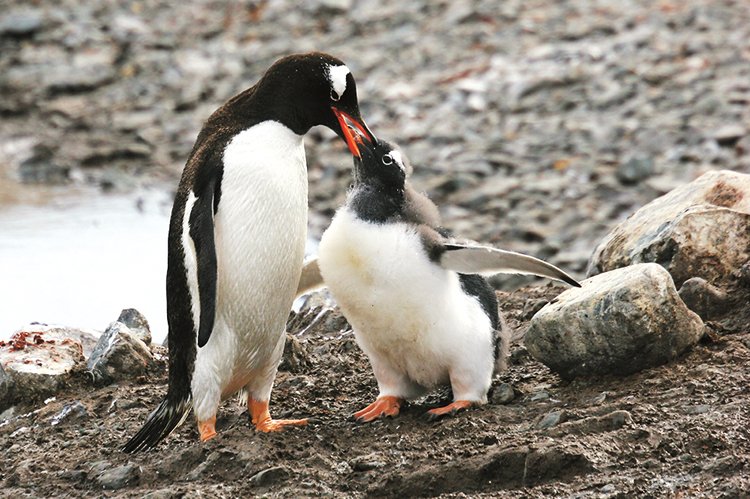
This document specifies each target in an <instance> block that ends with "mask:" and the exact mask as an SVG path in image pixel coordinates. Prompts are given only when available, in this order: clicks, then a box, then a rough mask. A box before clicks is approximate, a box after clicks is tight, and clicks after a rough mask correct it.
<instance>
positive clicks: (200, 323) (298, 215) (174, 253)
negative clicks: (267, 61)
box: [123, 53, 372, 452]
mask: <svg viewBox="0 0 750 499" xmlns="http://www.w3.org/2000/svg"><path fill="white" fill-rule="evenodd" d="M315 125H324V126H327V127H328V128H330V129H332V130H334V131H335V132H336V133H337V134H338V135H339V136H340V137H342V138H343V139H345V140H346V142H347V144H348V146H349V148H350V150H351V152H352V153H353V154H355V155H356V154H359V147H360V146H361V144H363V143H365V142H366V141H368V140H371V138H372V134H371V133H370V132H369V130H367V128H366V126H365V125H364V122H363V121H362V119H361V118H360V114H359V107H358V102H357V90H356V86H355V82H354V79H353V77H352V75H351V73H350V71H349V69H348V68H347V67H346V66H345V65H344V63H343V62H341V61H340V60H338V59H336V58H334V57H332V56H329V55H326V54H320V53H311V54H303V55H294V56H289V57H285V58H283V59H281V60H279V61H277V62H276V63H275V64H274V65H273V66H272V67H271V68H269V69H268V71H267V72H266V73H265V74H264V75H263V77H262V78H261V80H260V81H259V82H258V83H257V84H256V85H255V86H253V87H251V88H249V89H248V90H246V91H244V92H242V93H240V94H239V95H237V96H235V97H233V98H232V99H230V100H229V101H228V102H227V103H226V104H224V105H223V106H222V107H220V108H219V109H218V110H217V111H216V112H214V113H213V114H212V115H211V117H210V118H209V119H208V121H207V122H206V123H205V125H204V126H203V129H202V130H201V132H200V134H199V135H198V138H197V140H196V142H195V145H194V147H193V150H192V152H191V154H190V157H189V158H188V161H187V164H186V166H185V169H184V171H183V174H182V179H181V181H180V184H179V187H178V190H177V194H176V197H175V201H174V207H173V209H172V217H171V220H170V227H169V244H168V247H169V250H168V269H167V318H168V323H169V335H168V344H169V388H168V392H167V395H166V397H165V399H164V400H163V401H162V403H161V404H160V405H159V406H158V407H157V409H156V410H155V411H154V412H152V413H151V415H150V416H149V417H148V420H147V421H146V423H145V425H144V426H143V428H142V429H141V430H140V431H139V432H138V433H137V434H136V435H135V436H134V437H133V438H132V439H131V440H130V441H129V442H128V443H127V444H126V445H125V447H124V449H123V450H125V451H126V452H132V451H136V450H140V449H145V448H150V447H153V446H154V445H156V444H157V443H158V442H159V441H160V440H161V439H163V438H164V437H166V436H167V435H169V433H171V432H172V431H173V430H174V428H176V427H177V426H178V425H179V424H180V423H181V422H182V421H183V420H184V419H185V418H186V417H187V416H188V414H189V412H190V410H191V408H192V409H193V411H194V413H195V417H196V419H197V421H198V427H199V431H200V435H201V440H207V439H209V438H211V437H213V436H214V435H215V434H216V433H215V428H214V425H215V420H216V412H217V409H218V406H219V404H220V402H221V401H222V400H224V399H226V398H227V397H229V396H231V395H232V394H234V393H236V392H238V391H240V390H244V391H246V392H247V394H248V409H249V412H250V415H251V417H252V420H253V423H254V424H255V425H256V428H257V429H259V430H261V431H275V430H277V429H280V428H282V427H283V426H284V425H287V424H304V420H289V421H274V420H272V419H271V417H270V414H269V413H268V401H269V398H270V394H271V388H272V385H273V380H274V377H275V375H276V369H277V366H278V364H279V360H280V357H281V354H282V351H283V347H284V327H285V322H286V318H287V316H288V313H289V310H290V309H291V305H292V302H293V300H294V298H295V296H296V294H297V289H298V287H300V286H301V283H300V276H301V272H302V265H303V256H304V248H305V240H306V234H307V169H306V161H305V150H304V146H303V136H304V134H305V133H306V132H307V131H308V130H309V129H310V128H311V127H312V126H315ZM350 127H351V128H350ZM352 129H356V130H358V131H357V133H356V134H355V133H353V132H352Z"/></svg>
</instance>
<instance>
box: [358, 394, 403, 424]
mask: <svg viewBox="0 0 750 499" xmlns="http://www.w3.org/2000/svg"><path fill="white" fill-rule="evenodd" d="M401 401H402V399H400V398H398V397H394V396H392V395H385V396H383V397H378V398H377V399H376V400H375V402H373V403H372V404H370V405H368V406H367V407H365V408H364V409H362V410H361V411H357V412H355V413H354V419H355V420H356V421H357V422H358V423H369V422H370V421H374V420H376V419H378V418H379V417H381V416H389V417H392V416H396V415H398V412H399V410H400V409H401Z"/></svg>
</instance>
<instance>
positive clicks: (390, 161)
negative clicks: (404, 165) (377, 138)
mask: <svg viewBox="0 0 750 499" xmlns="http://www.w3.org/2000/svg"><path fill="white" fill-rule="evenodd" d="M382 161H383V164H384V165H386V166H388V165H392V164H393V158H392V157H391V155H390V154H386V155H384V156H383V158H382Z"/></svg>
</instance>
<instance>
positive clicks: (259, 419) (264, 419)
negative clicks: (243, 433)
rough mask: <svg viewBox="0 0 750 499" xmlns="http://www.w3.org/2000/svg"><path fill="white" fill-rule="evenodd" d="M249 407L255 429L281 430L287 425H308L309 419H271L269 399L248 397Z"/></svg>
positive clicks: (269, 431)
mask: <svg viewBox="0 0 750 499" xmlns="http://www.w3.org/2000/svg"><path fill="white" fill-rule="evenodd" d="M247 409H248V411H249V412H250V419H251V420H252V422H253V424H254V425H255V429H256V430H258V431H262V432H263V433H271V432H275V431H281V430H283V429H285V428H286V427H287V426H305V425H307V419H271V414H270V413H269V412H268V401H267V400H266V401H259V400H255V399H253V398H252V397H248V399H247Z"/></svg>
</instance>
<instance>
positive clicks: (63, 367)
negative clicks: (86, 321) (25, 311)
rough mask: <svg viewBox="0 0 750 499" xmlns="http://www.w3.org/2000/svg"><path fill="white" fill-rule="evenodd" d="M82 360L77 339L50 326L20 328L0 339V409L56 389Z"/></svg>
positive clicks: (62, 384)
mask: <svg viewBox="0 0 750 499" xmlns="http://www.w3.org/2000/svg"><path fill="white" fill-rule="evenodd" d="M83 360H84V357H83V348H82V347H81V342H80V341H78V340H76V339H73V338H69V337H67V336H64V335H62V334H60V333H59V332H56V331H54V330H50V331H36V332H33V331H24V330H22V331H18V332H17V333H15V334H14V335H13V336H11V338H10V339H9V340H7V341H0V411H3V410H5V409H7V408H8V407H11V406H12V405H13V404H14V403H15V402H16V401H23V402H29V401H33V400H38V399H41V398H44V397H48V396H50V395H52V394H54V393H56V392H57V391H58V390H59V389H60V388H62V387H63V386H64V385H65V384H66V383H67V382H68V381H69V380H70V378H71V376H72V373H73V371H74V369H76V368H77V367H79V366H81V365H82V364H83Z"/></svg>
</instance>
